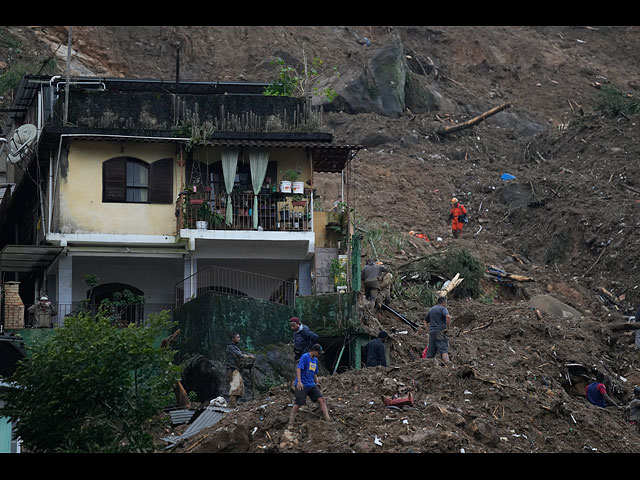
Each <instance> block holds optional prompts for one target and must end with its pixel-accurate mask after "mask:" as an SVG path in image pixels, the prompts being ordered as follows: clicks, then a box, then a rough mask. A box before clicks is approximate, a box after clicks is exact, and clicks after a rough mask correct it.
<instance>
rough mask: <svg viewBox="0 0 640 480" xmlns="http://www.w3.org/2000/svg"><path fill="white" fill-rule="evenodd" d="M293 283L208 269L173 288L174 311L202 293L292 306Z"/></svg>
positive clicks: (237, 272) (293, 299)
mask: <svg viewBox="0 0 640 480" xmlns="http://www.w3.org/2000/svg"><path fill="white" fill-rule="evenodd" d="M296 287H297V285H296V281H295V280H282V279H280V278H275V277H269V276H267V275H260V274H258V273H251V272H245V271H242V270H233V269H230V268H224V267H217V266H209V267H207V268H205V269H203V270H200V271H198V272H196V273H194V274H193V275H191V276H189V277H187V278H185V279H184V280H183V281H181V282H179V283H178V284H177V285H176V305H175V306H176V308H177V307H180V306H182V305H184V303H185V302H186V301H188V300H191V299H193V298H195V297H197V296H198V295H202V294H203V293H205V292H218V293H228V294H232V295H238V296H243V297H251V298H261V299H263V300H268V301H270V302H275V303H279V304H281V305H291V306H293V305H295V299H296Z"/></svg>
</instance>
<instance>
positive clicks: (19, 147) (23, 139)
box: [7, 123, 38, 163]
mask: <svg viewBox="0 0 640 480" xmlns="http://www.w3.org/2000/svg"><path fill="white" fill-rule="evenodd" d="M37 134H38V129H37V128H36V126H35V125H32V124H30V123H26V124H24V125H22V126H21V127H19V128H18V129H17V130H16V132H15V133H14V134H13V137H12V138H11V140H9V155H7V160H8V161H9V163H18V162H19V161H20V160H22V159H23V158H24V157H25V156H26V155H27V153H29V152H30V147H31V145H32V144H33V142H34V141H35V139H36V135H37Z"/></svg>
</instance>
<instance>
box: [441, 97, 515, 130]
mask: <svg viewBox="0 0 640 480" xmlns="http://www.w3.org/2000/svg"><path fill="white" fill-rule="evenodd" d="M510 106H511V104H510V103H505V104H504V105H500V106H499V107H495V108H492V109H491V110H489V111H487V112H484V113H483V114H482V115H478V116H477V117H474V118H472V119H471V120H467V121H466V122H464V123H460V124H458V125H452V126H450V127H445V126H442V127H440V128H438V130H437V132H436V133H437V134H438V135H448V134H449V133H453V132H457V131H459V130H463V129H465V128H469V127H472V126H473V125H475V124H477V123H480V122H482V121H483V120H485V119H486V118H488V117H490V116H492V115H495V114H496V113H498V112H501V111H502V110H506V109H507V108H509V107H510Z"/></svg>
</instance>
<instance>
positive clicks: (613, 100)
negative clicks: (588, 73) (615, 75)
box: [596, 85, 640, 118]
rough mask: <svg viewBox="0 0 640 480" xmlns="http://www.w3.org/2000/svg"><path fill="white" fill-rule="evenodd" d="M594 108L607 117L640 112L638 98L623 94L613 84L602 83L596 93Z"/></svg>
mask: <svg viewBox="0 0 640 480" xmlns="http://www.w3.org/2000/svg"><path fill="white" fill-rule="evenodd" d="M597 97H598V98H597V100H598V103H597V104H596V110H597V111H598V112H600V113H601V114H602V115H604V116H605V117H608V118H616V117H617V116H619V115H626V116H632V115H636V114H637V113H639V112H640V100H638V99H637V98H635V97H634V96H633V95H630V94H624V93H622V92H621V91H620V90H618V89H617V88H616V87H614V86H613V85H602V86H601V87H600V89H599V90H598V93H597Z"/></svg>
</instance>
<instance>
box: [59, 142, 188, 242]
mask: <svg viewBox="0 0 640 480" xmlns="http://www.w3.org/2000/svg"><path fill="white" fill-rule="evenodd" d="M119 156H130V157H135V158H139V159H140V160H143V161H145V162H147V163H151V162H153V161H155V160H158V159H161V158H167V157H174V158H175V156H176V146H175V145H174V144H155V143H121V142H109V141H101V142H88V141H72V142H71V144H70V147H69V154H68V157H67V159H68V161H67V164H66V169H63V170H61V172H59V175H60V177H59V179H60V190H59V199H60V200H59V201H60V208H59V210H58V212H59V217H58V218H59V231H60V233H106V234H140V235H175V234H176V217H175V204H174V203H170V204H135V203H103V202H102V163H103V162H104V161H105V160H109V159H110V158H114V157H119ZM61 173H63V174H61ZM180 174H181V171H180V168H178V167H177V165H176V167H175V168H174V196H173V198H176V197H177V194H178V189H179V188H180V185H181V182H180Z"/></svg>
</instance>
